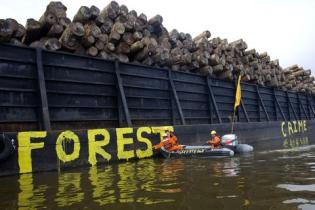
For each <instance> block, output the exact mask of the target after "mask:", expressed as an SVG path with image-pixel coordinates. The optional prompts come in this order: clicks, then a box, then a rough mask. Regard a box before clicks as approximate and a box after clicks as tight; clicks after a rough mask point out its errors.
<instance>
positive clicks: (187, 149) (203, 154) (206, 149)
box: [160, 146, 234, 158]
mask: <svg viewBox="0 0 315 210" xmlns="http://www.w3.org/2000/svg"><path fill="white" fill-rule="evenodd" d="M160 152H161V154H162V155H163V157H165V158H172V157H178V158H179V157H191V158H196V157H197V158H210V157H212V158H214V157H232V156H234V152H233V150H231V149H228V148H218V149H213V148H211V147H210V146H184V149H182V150H178V151H172V152H170V151H167V150H166V149H165V148H164V147H162V148H161V150H160Z"/></svg>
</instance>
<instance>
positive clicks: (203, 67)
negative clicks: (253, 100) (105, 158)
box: [0, 1, 315, 93]
mask: <svg viewBox="0 0 315 210" xmlns="http://www.w3.org/2000/svg"><path fill="white" fill-rule="evenodd" d="M66 11H67V8H66V6H64V5H63V4H62V3H61V2H50V3H49V4H48V6H47V7H46V10H45V11H44V13H43V15H42V16H41V17H40V18H39V19H38V20H35V19H32V18H31V19H28V20H27V21H26V25H25V27H24V26H23V25H21V24H19V23H18V22H17V21H15V20H14V19H11V18H8V19H0V42H4V43H11V44H14V45H19V46H30V47H40V48H43V49H48V50H62V51H67V52H72V53H76V54H81V55H89V56H94V57H101V58H103V59H109V60H115V59H118V60H119V61H121V62H132V63H136V64H143V65H149V66H155V67H161V68H171V69H173V70H179V71H188V72H194V73H198V74H202V75H210V76H212V77H215V78H220V79H227V80H233V79H236V77H237V76H238V75H239V74H241V75H242V80H243V81H246V82H249V83H255V84H259V85H263V86H271V87H278V88H282V89H284V90H292V91H301V92H312V93H315V86H314V85H313V84H314V83H313V82H314V77H311V76H310V75H311V71H310V70H304V69H303V68H301V67H298V66H297V65H294V66H291V67H288V68H285V69H282V68H281V66H280V65H279V61H278V60H270V56H269V55H268V54H267V53H258V52H256V50H255V49H250V50H248V49H247V44H246V42H244V41H243V40H242V39H239V40H236V41H233V42H228V40H227V39H221V38H219V37H216V38H212V39H210V38H211V33H210V31H207V30H206V31H204V32H202V33H201V34H199V35H198V36H196V37H192V36H191V35H190V34H188V33H183V32H179V31H177V30H176V29H174V30H171V31H168V30H167V29H166V28H165V27H164V26H163V17H162V16H160V15H156V16H154V17H152V18H147V16H146V15H145V14H143V13H141V14H138V13H137V12H136V11H135V10H129V9H128V7H127V6H125V5H119V4H118V3H117V2H115V1H112V2H110V3H109V4H108V5H107V6H105V7H104V8H103V9H99V8H97V7H96V6H91V7H87V6H81V7H80V8H79V9H78V11H77V13H76V14H75V15H74V17H73V18H72V20H70V19H69V18H68V17H67V14H66Z"/></svg>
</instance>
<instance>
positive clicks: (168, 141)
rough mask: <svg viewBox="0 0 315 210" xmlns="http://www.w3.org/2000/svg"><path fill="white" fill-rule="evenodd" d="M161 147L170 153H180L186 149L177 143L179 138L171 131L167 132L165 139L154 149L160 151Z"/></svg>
mask: <svg viewBox="0 0 315 210" xmlns="http://www.w3.org/2000/svg"><path fill="white" fill-rule="evenodd" d="M161 147H164V149H166V150H167V151H169V152H173V151H178V150H181V149H183V148H184V146H183V145H179V144H178V143H177V137H176V136H175V135H174V133H173V132H172V131H169V130H167V131H166V136H165V137H164V139H163V140H162V141H161V142H160V143H159V144H158V145H155V146H154V149H160V148H161Z"/></svg>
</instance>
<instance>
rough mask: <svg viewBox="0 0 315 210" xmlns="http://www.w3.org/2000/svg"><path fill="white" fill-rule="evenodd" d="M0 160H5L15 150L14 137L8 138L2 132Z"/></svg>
mask: <svg viewBox="0 0 315 210" xmlns="http://www.w3.org/2000/svg"><path fill="white" fill-rule="evenodd" d="M0 144H1V146H0V162H1V161H4V160H6V159H7V158H8V157H9V156H10V155H12V154H13V153H14V152H15V150H16V145H15V142H14V139H9V138H8V137H7V136H5V135H4V134H2V135H0Z"/></svg>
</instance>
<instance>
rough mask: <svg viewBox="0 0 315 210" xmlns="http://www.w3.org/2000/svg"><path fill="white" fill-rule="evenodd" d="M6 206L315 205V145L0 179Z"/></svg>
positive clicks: (0, 194)
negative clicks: (214, 157) (228, 156)
mask: <svg viewBox="0 0 315 210" xmlns="http://www.w3.org/2000/svg"><path fill="white" fill-rule="evenodd" d="M0 198H1V202H0V209H111V210H116V209H123V210H128V209H137V210H141V209H143V210H144V209H145V210H147V209H157V210H162V209H163V210H164V209H172V210H176V209H180V210H185V209H187V210H188V209H197V210H198V209H233V210H234V209H285V210H290V209H304V210H305V209H315V148H314V146H306V147H301V148H295V149H286V150H275V151H268V152H266V151H264V152H263V151H255V153H253V154H251V155H246V156H236V157H233V158H221V159H145V160H139V161H134V162H125V163H119V164H112V165H102V166H98V167H91V168H79V169H72V170H68V171H63V172H45V173H37V174H23V175H20V176H10V177H1V178H0Z"/></svg>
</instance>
